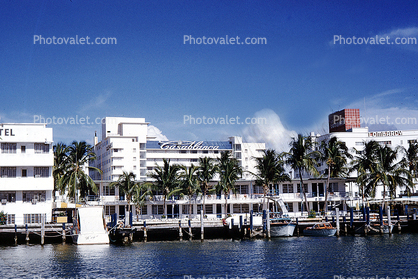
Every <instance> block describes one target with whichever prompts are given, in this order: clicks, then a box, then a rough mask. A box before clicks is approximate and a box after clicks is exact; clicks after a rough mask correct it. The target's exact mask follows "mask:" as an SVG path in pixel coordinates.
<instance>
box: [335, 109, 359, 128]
mask: <svg viewBox="0 0 418 279" xmlns="http://www.w3.org/2000/svg"><path fill="white" fill-rule="evenodd" d="M328 124H329V132H330V133H334V132H347V131H348V130H350V129H352V128H360V110H359V109H343V110H340V111H337V112H334V113H332V114H330V115H329V116H328Z"/></svg>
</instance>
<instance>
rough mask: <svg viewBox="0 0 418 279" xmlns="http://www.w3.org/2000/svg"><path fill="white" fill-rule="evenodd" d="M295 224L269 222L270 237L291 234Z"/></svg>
mask: <svg viewBox="0 0 418 279" xmlns="http://www.w3.org/2000/svg"><path fill="white" fill-rule="evenodd" d="M295 228H296V225H294V224H275V223H272V224H270V235H271V237H283V236H293V233H294V231H295Z"/></svg>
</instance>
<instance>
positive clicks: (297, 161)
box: [284, 134, 320, 212]
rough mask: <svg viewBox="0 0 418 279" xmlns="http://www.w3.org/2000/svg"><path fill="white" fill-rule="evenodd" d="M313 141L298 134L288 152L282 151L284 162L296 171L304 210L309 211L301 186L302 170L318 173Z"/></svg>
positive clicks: (316, 154) (316, 153)
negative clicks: (303, 201)
mask: <svg viewBox="0 0 418 279" xmlns="http://www.w3.org/2000/svg"><path fill="white" fill-rule="evenodd" d="M314 145H315V144H314V142H313V141H312V140H311V138H310V137H309V136H306V137H305V136H303V135H301V134H298V137H297V138H293V139H292V141H291V142H290V150H289V152H286V153H284V155H285V157H286V164H287V165H289V166H290V167H291V168H292V169H294V170H295V171H297V172H298V174H299V178H300V187H301V188H302V192H303V198H304V200H305V207H306V211H308V212H309V205H308V200H307V199H306V191H305V187H304V186H303V178H302V172H304V171H305V172H307V173H310V174H313V175H315V176H317V175H318V170H317V169H316V165H317V159H318V158H319V155H320V153H319V152H318V151H315V150H314Z"/></svg>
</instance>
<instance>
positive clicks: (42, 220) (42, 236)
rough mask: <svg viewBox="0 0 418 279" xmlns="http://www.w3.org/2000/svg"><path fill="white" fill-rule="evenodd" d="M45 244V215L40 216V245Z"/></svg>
mask: <svg viewBox="0 0 418 279" xmlns="http://www.w3.org/2000/svg"><path fill="white" fill-rule="evenodd" d="M44 244H45V214H42V215H41V245H44Z"/></svg>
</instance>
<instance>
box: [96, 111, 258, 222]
mask: <svg viewBox="0 0 418 279" xmlns="http://www.w3.org/2000/svg"><path fill="white" fill-rule="evenodd" d="M148 124H149V123H147V122H145V119H144V118H123V117H106V118H105V123H103V124H102V140H101V141H100V142H98V139H97V137H95V153H96V157H97V160H96V161H94V162H92V165H93V166H95V167H97V168H100V169H101V170H102V171H103V175H102V177H101V176H100V174H99V173H97V172H96V173H94V172H92V173H91V176H92V177H93V179H94V180H95V181H96V183H97V184H98V185H100V196H99V203H101V204H104V205H105V212H106V214H107V215H110V214H113V213H118V214H121V215H123V214H124V213H125V205H126V204H127V203H126V201H125V200H124V198H123V197H121V196H119V193H118V189H111V188H109V187H108V186H107V185H108V184H109V183H110V182H111V181H115V180H117V179H118V178H119V176H120V175H121V174H122V173H123V171H127V172H133V173H134V174H135V175H136V178H137V180H139V181H147V180H150V178H149V177H148V176H147V174H149V173H151V172H152V171H153V169H154V168H155V167H156V166H157V165H160V166H162V164H163V159H169V160H170V162H171V163H175V164H181V165H185V166H190V165H191V164H194V165H197V164H198V159H199V158H200V157H205V156H207V157H211V158H218V157H219V156H220V153H221V152H222V151H231V152H232V155H233V156H234V157H235V158H237V159H238V161H239V163H240V165H241V166H242V168H243V170H246V171H250V172H255V161H254V160H253V159H252V158H253V157H260V156H262V154H263V151H264V150H265V144H264V143H246V142H243V140H242V138H241V137H230V138H229V139H228V140H227V141H159V140H157V139H156V137H155V136H151V135H148ZM252 179H253V177H252V176H251V175H250V174H249V173H245V174H244V175H243V178H242V180H240V181H238V182H237V195H236V196H234V197H231V201H230V203H231V205H230V208H228V209H227V211H228V212H231V211H233V212H235V211H240V212H242V211H245V212H249V210H250V208H249V205H248V203H245V205H242V203H243V199H244V198H245V199H248V198H249V196H250V193H252V187H253V183H252ZM250 189H251V190H250ZM256 191H258V193H260V194H261V193H262V189H260V188H257V189H256ZM222 199H223V196H217V195H209V197H207V202H206V204H207V205H206V209H207V210H206V212H207V214H211V215H212V214H213V215H216V216H218V215H220V214H222V212H224V210H225V209H224V208H223V207H224V200H222ZM238 201H239V202H238ZM258 202H259V200H258V199H257V203H258ZM193 203H194V205H193V214H196V213H199V212H200V207H199V203H201V197H200V196H198V197H194V200H193ZM234 204H235V205H234ZM167 207H168V210H167V211H168V217H174V216H175V217H182V216H184V215H186V214H188V213H187V210H188V200H187V198H183V199H180V200H179V199H178V198H177V197H176V198H173V199H172V200H170V201H168V202H167ZM142 214H143V215H144V216H143V217H144V218H150V217H152V216H158V215H160V216H161V215H162V214H163V200H162V196H161V195H157V196H154V197H153V199H152V200H150V201H148V202H147V204H146V205H145V206H144V208H143V210H142Z"/></svg>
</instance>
